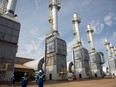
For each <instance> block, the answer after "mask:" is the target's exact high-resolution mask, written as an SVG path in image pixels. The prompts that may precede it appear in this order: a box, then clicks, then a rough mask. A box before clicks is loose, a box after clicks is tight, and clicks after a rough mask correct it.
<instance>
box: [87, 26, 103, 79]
mask: <svg viewBox="0 0 116 87" xmlns="http://www.w3.org/2000/svg"><path fill="white" fill-rule="evenodd" d="M93 32H94V30H93V29H92V27H91V26H90V25H87V31H86V33H87V37H88V43H89V44H90V46H91V48H90V52H89V56H90V67H91V74H92V77H102V75H103V71H102V64H104V56H103V55H104V54H103V52H97V51H96V50H95V46H94V41H93V37H92V33H93Z"/></svg>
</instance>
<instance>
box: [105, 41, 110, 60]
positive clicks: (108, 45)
mask: <svg viewBox="0 0 116 87" xmlns="http://www.w3.org/2000/svg"><path fill="white" fill-rule="evenodd" d="M104 45H105V46H106V51H108V58H111V52H110V43H109V42H108V40H107V39H105V40H104Z"/></svg>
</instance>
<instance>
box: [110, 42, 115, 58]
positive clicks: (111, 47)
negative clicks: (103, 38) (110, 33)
mask: <svg viewBox="0 0 116 87" xmlns="http://www.w3.org/2000/svg"><path fill="white" fill-rule="evenodd" d="M110 53H111V56H112V57H114V56H115V54H114V47H113V46H112V44H111V43H110Z"/></svg>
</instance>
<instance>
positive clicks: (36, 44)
mask: <svg viewBox="0 0 116 87" xmlns="http://www.w3.org/2000/svg"><path fill="white" fill-rule="evenodd" d="M17 56H22V57H29V58H33V59H37V58H42V57H43V56H44V37H38V38H36V39H34V40H30V43H27V44H25V45H24V46H23V49H19V50H18V54H17Z"/></svg>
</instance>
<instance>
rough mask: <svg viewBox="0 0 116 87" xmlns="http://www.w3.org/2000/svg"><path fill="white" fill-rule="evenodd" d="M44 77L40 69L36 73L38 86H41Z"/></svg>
mask: <svg viewBox="0 0 116 87" xmlns="http://www.w3.org/2000/svg"><path fill="white" fill-rule="evenodd" d="M44 78H45V75H44V74H43V72H42V70H40V71H39V73H38V75H37V84H38V87H43V82H44Z"/></svg>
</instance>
